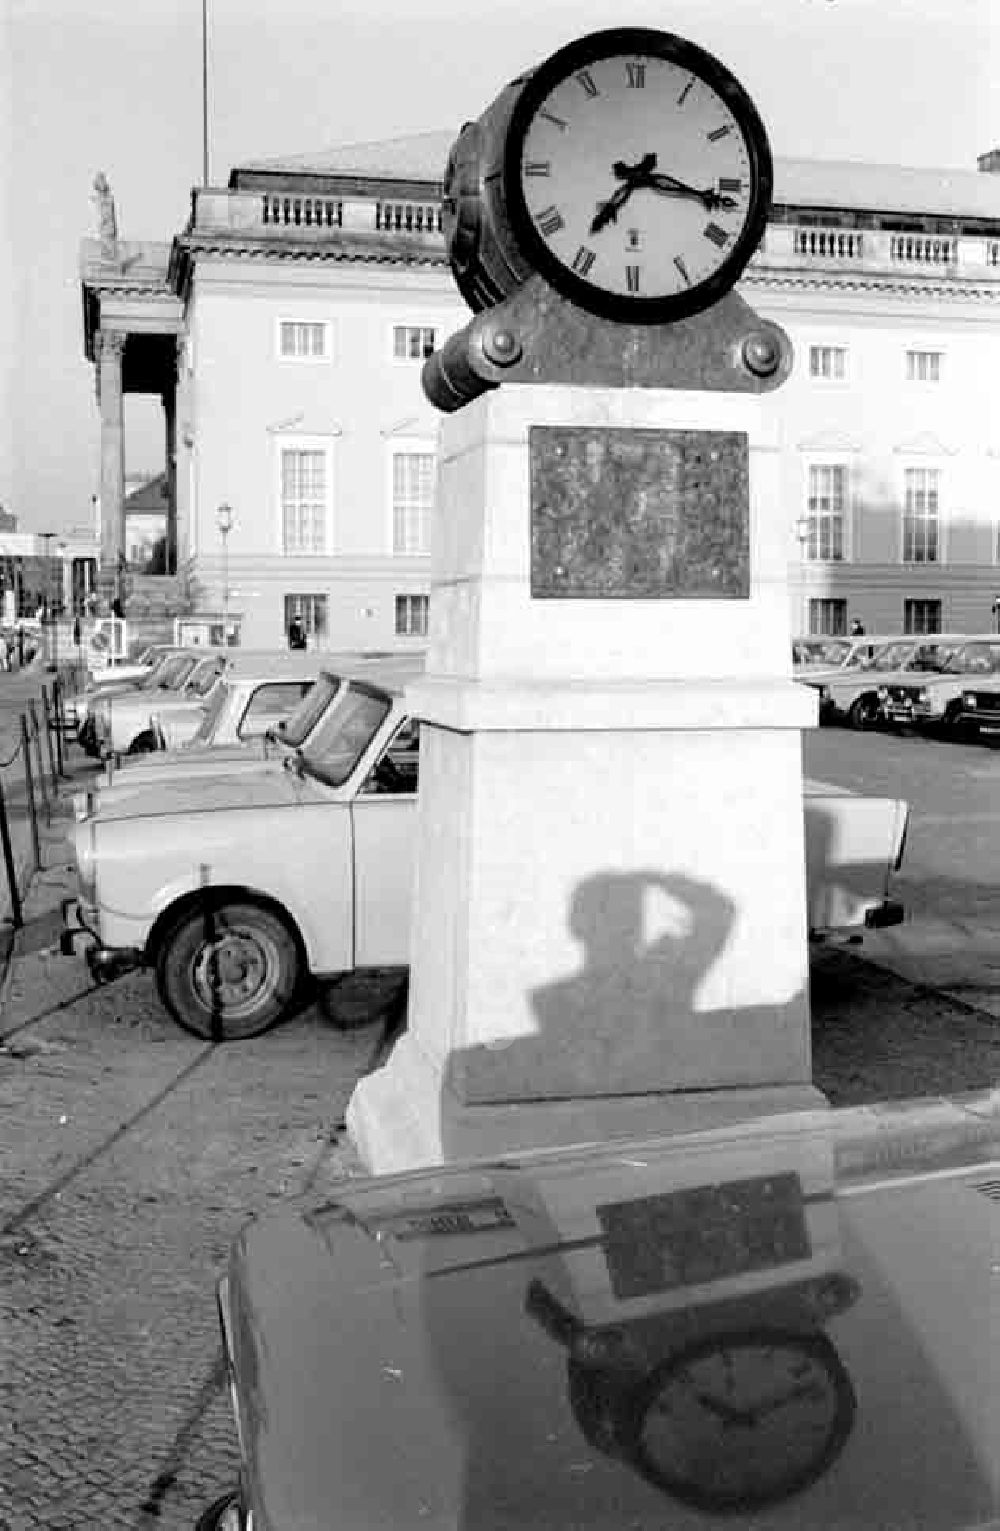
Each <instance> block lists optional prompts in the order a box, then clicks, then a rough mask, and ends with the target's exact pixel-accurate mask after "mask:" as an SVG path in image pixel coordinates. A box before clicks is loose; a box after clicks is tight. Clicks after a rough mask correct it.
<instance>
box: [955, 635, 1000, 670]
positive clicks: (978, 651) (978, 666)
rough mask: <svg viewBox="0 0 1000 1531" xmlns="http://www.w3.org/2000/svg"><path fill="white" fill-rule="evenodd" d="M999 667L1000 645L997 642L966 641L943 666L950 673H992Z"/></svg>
mask: <svg viewBox="0 0 1000 1531" xmlns="http://www.w3.org/2000/svg"><path fill="white" fill-rule="evenodd" d="M998 667H1000V646H998V645H997V644H995V643H964V644H963V645H962V647H961V648H959V649H955V650H954V652H953V653H951V654H949V655H948V658H947V659H946V660H945V662H944V664H943V665H942V666H941V668H942V669H943V670H944V671H945V673H946V674H948V675H992V674H993V672H994V671H995V670H996V669H997V668H998Z"/></svg>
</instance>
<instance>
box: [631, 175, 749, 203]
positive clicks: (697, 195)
mask: <svg viewBox="0 0 1000 1531" xmlns="http://www.w3.org/2000/svg"><path fill="white" fill-rule="evenodd" d="M643 185H645V186H649V187H650V189H651V190H652V191H658V192H661V193H662V194H663V195H664V196H667V197H694V199H695V201H697V202H701V203H702V204H703V205H704V206H705V207H707V208H708V209H709V210H711V209H712V208H713V207H724V208H729V207H735V206H736V199H735V197H726V196H723V195H722V193H721V192H718V191H715V190H713V188H712V187H711V186H706V187H705V188H704V190H700V189H699V188H698V187H697V186H688V184H687V183H686V182H685V181H679V180H678V179H677V177H676V176H673V175H664V174H662V173H661V172H658V173H656V174H653V175H650V176H649V177H648V178H647V179H646V180H645V181H644V182H643Z"/></svg>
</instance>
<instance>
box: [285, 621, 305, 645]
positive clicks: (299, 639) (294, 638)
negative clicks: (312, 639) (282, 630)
mask: <svg viewBox="0 0 1000 1531" xmlns="http://www.w3.org/2000/svg"><path fill="white" fill-rule="evenodd" d="M288 647H289V648H290V649H304V648H305V647H306V630H305V628H304V627H303V625H302V618H301V617H300V616H298V615H297V614H296V615H295V616H294V617H293V618H292V620H291V621H290V622H289V624H288Z"/></svg>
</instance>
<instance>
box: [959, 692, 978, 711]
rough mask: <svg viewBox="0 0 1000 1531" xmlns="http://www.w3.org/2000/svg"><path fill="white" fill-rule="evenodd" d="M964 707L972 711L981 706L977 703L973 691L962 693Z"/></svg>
mask: <svg viewBox="0 0 1000 1531" xmlns="http://www.w3.org/2000/svg"><path fill="white" fill-rule="evenodd" d="M962 706H963V707H966V708H968V709H969V710H970V711H972V710H974V709H975V708H976V707H978V706H979V703H978V702H977V701H976V698H975V696H974V695H973V694H972V692H971V691H963V692H962Z"/></svg>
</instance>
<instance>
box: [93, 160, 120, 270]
mask: <svg viewBox="0 0 1000 1531" xmlns="http://www.w3.org/2000/svg"><path fill="white" fill-rule="evenodd" d="M94 201H95V202H96V203H97V231H98V233H99V235H100V237H101V254H102V256H107V257H109V258H111V259H112V260H113V259H114V258H115V257H116V256H117V254H118V219H117V217H116V215H115V199H114V197H113V195H112V193H111V187H110V185H109V184H108V178H107V176H106V175H105V174H104V171H103V170H99V171H98V172H97V174H96V175H95V177H94Z"/></svg>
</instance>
